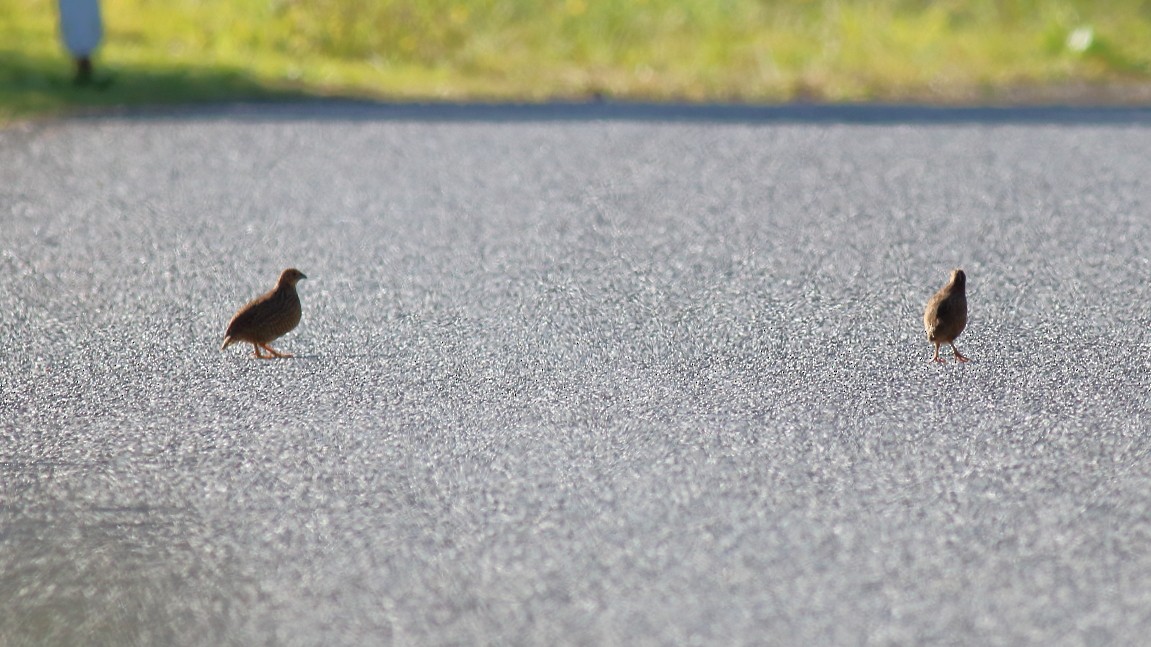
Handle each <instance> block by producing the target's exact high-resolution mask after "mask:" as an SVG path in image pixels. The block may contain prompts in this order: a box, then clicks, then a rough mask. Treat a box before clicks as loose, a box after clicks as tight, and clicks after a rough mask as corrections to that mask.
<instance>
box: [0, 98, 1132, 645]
mask: <svg viewBox="0 0 1151 647" xmlns="http://www.w3.org/2000/svg"><path fill="white" fill-rule="evenodd" d="M1148 151H1151V112H1147V111H1139V110H1118V111H1091V110H1082V111H1076V110H1048V111H1044V110H1020V111H1010V110H1008V111H978V110H977V111H962V110H959V111H955V110H944V111H932V110H926V109H914V108H891V109H885V108H882V107H881V108H846V109H827V108H805V107H793V108H783V109H776V110H774V111H773V110H771V109H766V110H764V109H747V108H737V107H715V108H711V109H707V108H700V109H695V108H684V107H679V108H676V107H667V108H661V107H658V106H614V105H609V106H607V107H604V106H594V105H593V106H587V107H581V106H551V107H542V108H530V107H522V106H521V107H516V106H508V107H498V106H470V107H469V106H455V107H440V108H433V107H410V106H408V107H405V106H386V105H385V106H370V105H366V104H364V105H361V104H331V105H327V104H303V105H295V106H246V107H245V106H239V107H221V108H212V109H206V110H199V111H187V112H172V113H161V112H157V113H146V114H136V115H120V116H104V117H92V118H78V119H71V120H63V121H48V122H40V123H34V124H25V125H17V126H14V127H11V128H9V129H7V130H4V131H0V388H2V394H0V395H2V399H0V645H3V646H4V647H8V646H9V645H39V644H52V645H66V644H83V645H130V644H136V645H162V644H172V645H258V644H276V645H361V644H397V645H423V644H432V645H440V644H499V645H505V644H538V645H547V644H586V645H593V644H596V645H598V644H620V645H625V644H626V645H632V644H669V645H673V644H674V645H690V644H709V645H727V644H779V645H926V644H945V645H951V644H956V645H1028V644H1031V645H1133V644H1140V643H1143V644H1145V643H1146V640H1147V637H1148V635H1149V634H1151V454H1149V451H1151V434H1149V433H1148V432H1149V430H1151V377H1149V368H1151V356H1149V354H1148V342H1147V340H1146V338H1145V333H1146V331H1148V329H1149V328H1151V306H1149V305H1148V303H1149V302H1148V295H1149V289H1148V277H1149V276H1151V155H1149V152H1148ZM288 266H296V267H298V268H300V269H301V270H303V271H304V272H305V273H306V274H307V275H308V276H309V277H310V278H309V279H308V280H306V281H303V282H301V284H300V294H301V298H302V300H303V303H304V320H303V323H302V324H301V325H300V327H299V328H298V329H297V330H296V331H295V332H293V333H291V334H290V335H289V336H287V337H285V338H283V339H282V340H281V341H280V343H279V344H277V347H278V348H281V349H282V350H285V351H290V352H294V353H295V354H296V357H295V358H294V359H289V360H276V361H257V360H254V359H250V358H249V356H250V348H240V347H233V348H230V349H228V350H227V351H225V352H220V350H219V344H220V341H221V337H222V334H223V330H224V327H225V326H226V324H227V321H228V319H229V317H230V316H231V315H232V313H233V312H234V311H235V310H236V309H237V308H238V307H239V306H240V305H242V304H243V303H244V302H245V301H246V300H247V299H249V298H251V297H253V296H255V295H257V294H258V293H260V292H263V291H264V290H267V289H269V288H270V287H271V286H272V284H273V283H274V281H275V279H276V276H277V275H278V273H279V272H280V270H282V269H284V268H285V267H288ZM955 266H962V267H963V268H964V269H965V270H966V271H967V274H968V297H969V301H970V309H971V322H970V324H969V326H968V329H967V332H965V333H964V335H963V337H961V338H960V340H959V344H958V345H959V347H960V349H961V350H962V351H963V352H964V353H965V354H966V355H968V356H969V357H971V358H972V361H971V362H970V363H969V364H967V365H958V364H955V363H953V362H950V361H949V362H948V364H946V365H944V366H939V365H933V364H930V363H929V361H928V360H929V358H930V356H931V347H930V345H929V344H928V343H927V342H926V340H925V339H924V337H923V330H922V323H921V314H922V308H923V305H924V303H925V302H926V300H927V299H928V298H929V297H930V296H931V294H932V293H933V292H934V291H935V290H936V289H937V288H939V287H940V286H941V285H942V284H943V283H944V281H945V280H946V278H947V273H948V271H949V270H950V269H951V268H952V267H955Z"/></svg>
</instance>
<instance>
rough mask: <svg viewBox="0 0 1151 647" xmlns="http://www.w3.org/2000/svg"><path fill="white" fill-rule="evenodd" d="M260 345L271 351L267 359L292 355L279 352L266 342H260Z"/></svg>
mask: <svg viewBox="0 0 1151 647" xmlns="http://www.w3.org/2000/svg"><path fill="white" fill-rule="evenodd" d="M260 345H261V346H263V347H264V350H266V351H268V352H269V353H271V355H270V356H269V357H268V359H271V358H272V357H291V356H292V354H291V353H281V352H280V351H278V350H276V349H275V348H272V347H271V346H269V345H267V344H260Z"/></svg>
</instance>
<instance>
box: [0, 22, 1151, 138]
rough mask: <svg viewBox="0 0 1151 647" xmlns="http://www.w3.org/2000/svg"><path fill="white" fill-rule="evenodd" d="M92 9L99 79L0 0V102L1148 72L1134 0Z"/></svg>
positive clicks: (975, 84)
mask: <svg viewBox="0 0 1151 647" xmlns="http://www.w3.org/2000/svg"><path fill="white" fill-rule="evenodd" d="M103 14H104V23H105V38H104V44H103V47H102V48H101V50H100V52H99V54H98V56H97V58H96V63H97V70H98V78H101V79H102V80H103V81H105V82H104V83H101V84H98V87H87V88H77V87H75V86H73V84H72V83H71V75H72V70H71V65H70V62H69V60H68V58H67V56H66V55H65V52H64V51H63V48H62V46H61V45H60V43H59V38H58V37H57V34H56V2H55V1H54V0H0V119H4V118H9V119H10V118H13V117H16V118H19V117H23V116H28V115H36V114H45V113H58V112H61V111H67V110H73V109H78V108H87V107H99V106H109V105H136V104H142V103H171V102H188V101H211V100H227V99H251V98H290V97H298V96H305V95H308V96H311V95H338V96H357V97H363V96H367V97H376V98H387V99H397V100H407V99H449V100H466V99H482V100H493V99H494V100H501V99H517V100H545V99H554V98H567V99H578V98H585V97H589V96H610V97H615V98H621V99H646V100H691V101H755V102H778V101H789V100H795V99H806V100H822V101H926V102H937V103H938V102H942V103H985V102H1010V101H1015V100H1019V98H1020V97H1026V98H1028V99H1029V100H1051V99H1053V98H1072V99H1083V100H1092V99H1093V98H1096V99H1097V98H1098V95H1097V94H1095V93H1094V92H1095V91H1098V90H1100V89H1101V88H1103V89H1107V90H1108V92H1107V94H1106V97H1107V100H1116V99H1117V98H1118V99H1119V100H1121V99H1122V97H1123V96H1125V94H1124V91H1125V90H1130V89H1133V88H1140V87H1143V86H1146V85H1147V84H1148V80H1149V79H1151V0H1109V1H1108V2H1098V1H1097V0H1049V1H1043V0H872V1H851V0H839V1H833V0H627V1H621V0H375V1H373V2H366V3H365V2H362V1H361V0H103ZM1073 34H1077V36H1073ZM1116 88H1118V89H1119V91H1118V92H1116V91H1115V89H1116ZM1068 89H1071V90H1072V91H1071V92H1070V93H1068Z"/></svg>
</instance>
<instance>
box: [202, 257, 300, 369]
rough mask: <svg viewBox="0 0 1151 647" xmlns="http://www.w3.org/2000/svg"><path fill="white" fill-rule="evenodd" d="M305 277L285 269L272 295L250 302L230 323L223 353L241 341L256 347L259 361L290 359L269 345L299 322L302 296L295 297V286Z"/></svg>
mask: <svg viewBox="0 0 1151 647" xmlns="http://www.w3.org/2000/svg"><path fill="white" fill-rule="evenodd" d="M306 278H308V277H306V276H304V273H303V272H301V271H300V270H297V269H296V268H289V269H286V270H284V272H283V273H282V274H280V280H279V281H277V282H276V287H274V288H272V291H271V292H268V293H267V294H264V295H262V296H259V297H256V298H255V299H253V300H251V301H250V302H248V305H246V306H244V307H243V308H240V311H239V312H237V313H236V316H234V317H232V321H231V322H229V323H228V330H227V332H225V333H224V345H223V346H220V350H224V349H225V348H227V347H228V346H231V345H232V344H234V343H236V342H238V341H244V342H248V343H249V344H251V345H252V346H253V347H255V349H256V358H258V359H272V358H274V357H291V356H292V355H291V354H290V353H281V352H280V351H278V350H276V349H274V348H272V347H271V346H269V345H268V344H270V343H271V342H272V341H274V340H275V339H277V338H279V337H281V336H283V335H285V334H287V333H288V332H290V331H291V330H292V329H293V328H295V327H296V325H297V324H299V323H300V315H301V310H300V295H298V294H296V283H297V282H298V281H299V280H300V279H306ZM261 349H262V350H266V351H268V353H269V354H268V355H264V354H263V353H262V352H260V351H261Z"/></svg>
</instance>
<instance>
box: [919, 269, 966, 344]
mask: <svg viewBox="0 0 1151 647" xmlns="http://www.w3.org/2000/svg"><path fill="white" fill-rule="evenodd" d="M966 326H967V275H966V274H964V273H963V270H960V269H954V270H951V279H950V280H949V281H947V285H945V286H943V287H942V288H941V289H940V290H939V291H938V292H936V293H935V296H933V297H931V300H930V301H928V302H927V308H926V309H925V310H924V311H923V327H924V329H925V330H927V341H930V342H931V343H933V344H935V357H932V358H931V360H932V361H934V362H939V363H940V364H943V363H944V359H943V358H942V357H940V356H939V347H940V346H942V345H943V344H947V345H948V346H951V351H952V352H953V353H955V359H957V360H959V361H961V362H966V361H967V358H966V357H964V356H963V354H962V353H960V352H959V349H958V348H956V347H955V339H956V338H957V337H959V333H961V332H963V329H964V328H965V327H966Z"/></svg>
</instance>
